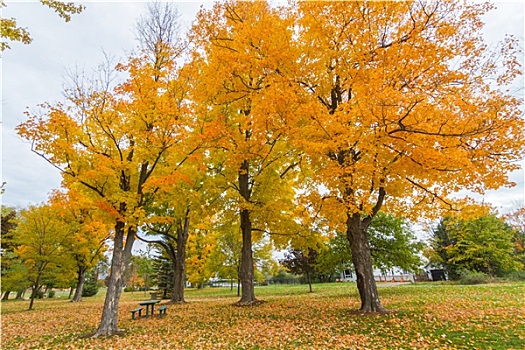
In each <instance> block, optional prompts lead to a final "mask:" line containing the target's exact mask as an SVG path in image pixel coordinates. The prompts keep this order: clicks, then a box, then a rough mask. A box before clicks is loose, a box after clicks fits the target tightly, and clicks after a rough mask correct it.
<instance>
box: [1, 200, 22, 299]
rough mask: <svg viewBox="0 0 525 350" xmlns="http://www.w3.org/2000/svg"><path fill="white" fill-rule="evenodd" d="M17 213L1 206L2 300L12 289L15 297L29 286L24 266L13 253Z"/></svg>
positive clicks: (18, 296)
mask: <svg viewBox="0 0 525 350" xmlns="http://www.w3.org/2000/svg"><path fill="white" fill-rule="evenodd" d="M17 216H18V213H17V211H16V210H15V209H13V208H9V207H2V209H1V222H2V226H1V229H0V233H1V235H2V251H1V256H2V284H1V285H2V292H3V293H4V295H3V297H2V300H8V299H9V294H10V293H11V292H12V291H16V292H17V298H20V297H21V292H22V291H23V290H25V289H26V288H27V287H29V285H28V282H27V281H26V280H25V278H24V276H25V274H26V271H25V267H24V265H23V264H22V261H21V260H20V258H19V257H18V256H17V255H16V254H15V249H16V246H17V244H16V241H15V239H14V237H13V234H14V233H15V230H16V227H17V220H18V218H17Z"/></svg>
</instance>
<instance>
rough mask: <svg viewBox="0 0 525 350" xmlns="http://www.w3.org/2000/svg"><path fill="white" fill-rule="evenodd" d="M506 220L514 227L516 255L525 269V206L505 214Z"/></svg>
mask: <svg viewBox="0 0 525 350" xmlns="http://www.w3.org/2000/svg"><path fill="white" fill-rule="evenodd" d="M504 219H505V221H506V222H507V223H508V224H509V225H510V226H511V227H512V228H513V229H514V238H513V243H514V255H515V256H516V258H517V259H518V260H519V261H520V262H521V263H522V268H521V269H522V270H525V207H523V206H522V207H519V208H517V209H515V210H513V211H511V212H510V213H508V214H506V215H505V216H504Z"/></svg>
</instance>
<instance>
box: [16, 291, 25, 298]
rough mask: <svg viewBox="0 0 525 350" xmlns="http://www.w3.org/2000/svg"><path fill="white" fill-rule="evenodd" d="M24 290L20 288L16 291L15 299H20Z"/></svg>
mask: <svg viewBox="0 0 525 350" xmlns="http://www.w3.org/2000/svg"><path fill="white" fill-rule="evenodd" d="M25 291H26V290H25V289H20V290H19V291H18V292H17V293H16V298H15V299H17V300H20V299H22V298H23V297H24V292H25Z"/></svg>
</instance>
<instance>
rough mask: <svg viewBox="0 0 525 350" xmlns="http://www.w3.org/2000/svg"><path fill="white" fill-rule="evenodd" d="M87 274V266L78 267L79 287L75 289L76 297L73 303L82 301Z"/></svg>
mask: <svg viewBox="0 0 525 350" xmlns="http://www.w3.org/2000/svg"><path fill="white" fill-rule="evenodd" d="M86 272H87V266H79V267H78V279H77V286H76V288H75V295H74V296H73V299H71V301H72V302H78V301H81V300H82V291H83V290H84V282H85V281H86Z"/></svg>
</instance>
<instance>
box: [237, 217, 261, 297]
mask: <svg viewBox="0 0 525 350" xmlns="http://www.w3.org/2000/svg"><path fill="white" fill-rule="evenodd" d="M241 231H242V253H241V257H242V258H241V271H240V272H241V273H240V277H241V286H242V288H241V299H240V300H239V304H247V303H248V304H249V303H252V302H255V301H257V299H256V298H255V291H254V286H253V276H254V268H253V253H252V223H251V221H250V212H249V211H248V210H241Z"/></svg>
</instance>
